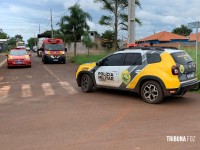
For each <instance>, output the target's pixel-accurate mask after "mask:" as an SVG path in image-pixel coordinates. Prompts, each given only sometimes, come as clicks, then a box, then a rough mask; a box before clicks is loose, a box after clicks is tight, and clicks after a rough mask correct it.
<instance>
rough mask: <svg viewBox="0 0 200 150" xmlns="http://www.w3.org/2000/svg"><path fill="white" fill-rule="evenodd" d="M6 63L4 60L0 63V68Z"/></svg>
mask: <svg viewBox="0 0 200 150" xmlns="http://www.w3.org/2000/svg"><path fill="white" fill-rule="evenodd" d="M5 63H6V59H5V60H4V61H3V62H1V63H0V68H1V67H2V66H3V65H4V64H5Z"/></svg>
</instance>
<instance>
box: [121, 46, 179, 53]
mask: <svg viewBox="0 0 200 150" xmlns="http://www.w3.org/2000/svg"><path fill="white" fill-rule="evenodd" d="M119 51H120V52H140V53H141V52H142V51H166V52H168V53H174V52H180V51H182V50H179V49H178V48H176V47H155V46H153V47H128V48H124V49H120V50H119Z"/></svg>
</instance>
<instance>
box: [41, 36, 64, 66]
mask: <svg viewBox="0 0 200 150" xmlns="http://www.w3.org/2000/svg"><path fill="white" fill-rule="evenodd" d="M41 50H42V61H43V63H44V64H46V63H56V62H60V63H66V55H65V47H64V43H63V40H62V39H54V38H46V39H44V40H43V43H42V48H41Z"/></svg>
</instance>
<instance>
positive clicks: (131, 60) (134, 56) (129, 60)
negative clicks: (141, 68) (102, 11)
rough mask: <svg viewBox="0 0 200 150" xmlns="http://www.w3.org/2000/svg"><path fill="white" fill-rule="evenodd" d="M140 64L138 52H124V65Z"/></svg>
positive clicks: (140, 57)
mask: <svg viewBox="0 0 200 150" xmlns="http://www.w3.org/2000/svg"><path fill="white" fill-rule="evenodd" d="M141 64H142V56H141V54H140V53H129V54H126V57H125V60H124V66H132V65H141Z"/></svg>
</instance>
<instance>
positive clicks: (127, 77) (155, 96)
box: [76, 47, 200, 104]
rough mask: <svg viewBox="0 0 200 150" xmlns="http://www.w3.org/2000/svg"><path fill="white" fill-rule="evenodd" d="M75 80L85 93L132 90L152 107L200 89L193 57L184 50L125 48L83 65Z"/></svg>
mask: <svg viewBox="0 0 200 150" xmlns="http://www.w3.org/2000/svg"><path fill="white" fill-rule="evenodd" d="M76 80H77V83H78V86H79V87H81V88H82V91H83V92H86V93H87V92H91V91H92V90H93V87H97V88H98V87H105V88H117V89H123V90H131V91H134V92H136V93H139V94H140V95H141V97H142V99H143V100H144V101H145V102H147V103H151V104H156V103H160V102H161V101H162V100H163V98H164V97H165V96H173V95H177V96H183V95H184V94H185V93H186V92H187V91H188V90H198V89H199V86H200V81H199V80H198V79H197V74H196V65H195V63H194V61H193V60H192V58H191V57H190V56H189V55H188V54H187V53H186V52H185V51H183V50H178V49H175V48H162V47H133V48H126V49H122V50H120V51H117V52H114V53H112V54H110V55H108V56H106V57H105V58H103V59H101V60H99V61H97V62H93V63H87V64H82V65H80V66H79V68H78V70H77V72H76Z"/></svg>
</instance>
